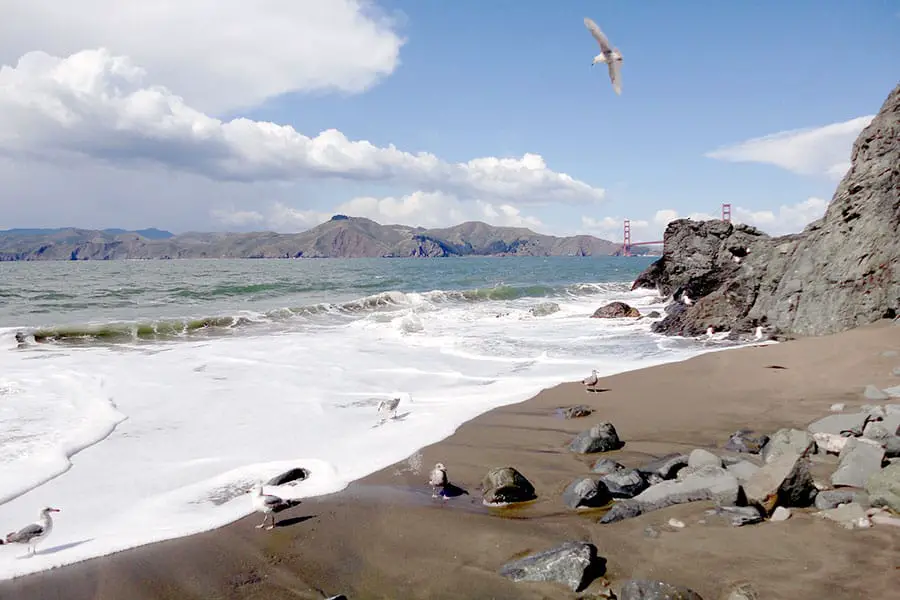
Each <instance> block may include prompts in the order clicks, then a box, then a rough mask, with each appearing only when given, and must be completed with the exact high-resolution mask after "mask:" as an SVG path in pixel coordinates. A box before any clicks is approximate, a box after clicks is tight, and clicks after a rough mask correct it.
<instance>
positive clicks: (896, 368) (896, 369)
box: [891, 367, 900, 377]
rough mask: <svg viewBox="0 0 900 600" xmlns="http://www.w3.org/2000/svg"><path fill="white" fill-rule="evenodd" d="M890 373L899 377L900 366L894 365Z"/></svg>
mask: <svg viewBox="0 0 900 600" xmlns="http://www.w3.org/2000/svg"><path fill="white" fill-rule="evenodd" d="M891 374H892V375H896V376H897V377H900V367H894V368H893V370H892V371H891Z"/></svg>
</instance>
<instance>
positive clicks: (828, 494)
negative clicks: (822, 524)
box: [815, 489, 870, 510]
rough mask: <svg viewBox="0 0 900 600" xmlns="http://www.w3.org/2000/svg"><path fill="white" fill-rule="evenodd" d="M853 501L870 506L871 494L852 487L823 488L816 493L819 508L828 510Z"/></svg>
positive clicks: (816, 504) (816, 503) (816, 502)
mask: <svg viewBox="0 0 900 600" xmlns="http://www.w3.org/2000/svg"><path fill="white" fill-rule="evenodd" d="M851 502H855V503H857V504H859V505H861V506H865V507H868V506H869V504H870V503H869V495H868V494H867V493H866V492H863V491H861V490H852V489H842V490H822V491H820V492H819V493H818V494H817V495H816V501H815V506H816V508H818V509H819V510H828V509H831V508H837V507H838V506H840V505H841V504H850V503H851Z"/></svg>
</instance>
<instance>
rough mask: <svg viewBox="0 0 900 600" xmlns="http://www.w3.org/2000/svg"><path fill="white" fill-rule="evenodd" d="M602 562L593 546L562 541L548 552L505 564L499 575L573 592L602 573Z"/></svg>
mask: <svg viewBox="0 0 900 600" xmlns="http://www.w3.org/2000/svg"><path fill="white" fill-rule="evenodd" d="M605 566H606V560H605V559H604V558H602V557H598V556H597V547H596V546H594V545H593V544H590V543H587V542H566V543H564V544H562V545H560V546H557V547H555V548H551V549H550V550H545V551H544V552H540V553H538V554H532V555H531V556H526V557H525V558H520V559H519V560H514V561H512V562H509V563H507V564H505V565H503V567H501V568H500V575H502V576H503V577H506V578H507V579H511V580H513V581H517V582H518V581H548V582H555V583H561V584H563V585H565V586H567V587H568V588H569V589H570V590H572V591H573V592H578V591H580V590H582V589H584V588H585V587H587V586H588V585H589V584H590V583H591V580H592V578H593V577H594V576H600V575H602V574H603V572H604V571H605Z"/></svg>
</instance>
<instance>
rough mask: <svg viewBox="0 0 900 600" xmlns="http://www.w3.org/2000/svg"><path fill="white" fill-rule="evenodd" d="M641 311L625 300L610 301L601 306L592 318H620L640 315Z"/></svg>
mask: <svg viewBox="0 0 900 600" xmlns="http://www.w3.org/2000/svg"><path fill="white" fill-rule="evenodd" d="M640 316H641V311H639V310H638V309H636V308H633V307H631V306H628V305H627V304H625V303H624V302H610V303H609V304H607V305H606V306H601V307H600V308H598V309H597V310H595V311H594V314H592V315H591V318H592V319H620V318H623V317H640Z"/></svg>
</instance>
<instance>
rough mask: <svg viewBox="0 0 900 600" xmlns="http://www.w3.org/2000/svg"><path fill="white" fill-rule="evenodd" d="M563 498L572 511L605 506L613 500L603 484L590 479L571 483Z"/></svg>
mask: <svg viewBox="0 0 900 600" xmlns="http://www.w3.org/2000/svg"><path fill="white" fill-rule="evenodd" d="M562 497H563V503H564V504H565V505H566V506H568V507H569V508H570V509H572V510H575V509H576V508H597V507H600V506H605V505H607V504H609V501H610V500H611V499H612V498H611V496H610V494H609V490H608V489H606V485H604V484H603V482H601V481H598V480H595V479H591V478H589V477H585V478H583V479H576V480H575V481H573V482H572V483H570V484H569V486H568V487H567V488H566V490H565V491H564V492H563V496H562Z"/></svg>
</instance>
